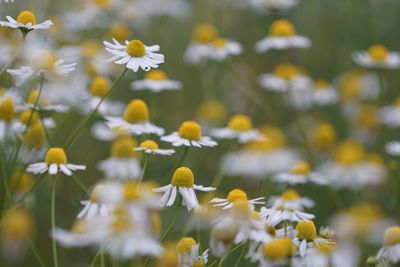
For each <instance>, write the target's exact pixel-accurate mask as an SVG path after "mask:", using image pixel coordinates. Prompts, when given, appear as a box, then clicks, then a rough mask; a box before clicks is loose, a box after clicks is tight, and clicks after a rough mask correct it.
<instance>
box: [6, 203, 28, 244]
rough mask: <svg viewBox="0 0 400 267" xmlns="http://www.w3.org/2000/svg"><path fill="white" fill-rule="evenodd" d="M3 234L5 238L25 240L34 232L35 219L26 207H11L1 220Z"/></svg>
mask: <svg viewBox="0 0 400 267" xmlns="http://www.w3.org/2000/svg"><path fill="white" fill-rule="evenodd" d="M0 226H1V235H2V237H3V238H4V239H5V240H21V239H23V240H25V238H26V237H29V236H31V235H32V233H33V219H32V217H31V215H30V214H29V213H28V211H27V210H25V209H9V210H8V211H6V212H5V213H4V215H3V217H2V220H1V225H0Z"/></svg>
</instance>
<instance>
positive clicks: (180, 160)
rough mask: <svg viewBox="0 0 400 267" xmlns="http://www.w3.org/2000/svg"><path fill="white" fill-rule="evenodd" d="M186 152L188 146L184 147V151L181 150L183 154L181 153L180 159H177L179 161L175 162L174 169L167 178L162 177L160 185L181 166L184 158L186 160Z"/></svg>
mask: <svg viewBox="0 0 400 267" xmlns="http://www.w3.org/2000/svg"><path fill="white" fill-rule="evenodd" d="M188 152H189V147H188V146H185V148H184V150H183V153H182V155H181V157H180V158H179V160H178V161H177V163H176V165H175V167H174V168H173V169H172V170H171V172H170V173H169V174H168V176H166V177H164V178H163V179H162V180H161V181H160V182H161V183H163V182H165V181H166V180H167V179H169V178H171V177H172V175H173V174H174V172H175V170H176V169H177V168H179V167H181V165H182V163H183V161H184V160H185V158H186V156H187V154H188Z"/></svg>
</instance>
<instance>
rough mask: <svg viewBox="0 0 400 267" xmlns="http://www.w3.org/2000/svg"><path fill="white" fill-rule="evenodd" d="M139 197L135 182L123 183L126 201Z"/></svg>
mask: <svg viewBox="0 0 400 267" xmlns="http://www.w3.org/2000/svg"><path fill="white" fill-rule="evenodd" d="M139 197H140V193H139V189H138V186H137V184H136V183H135V182H128V183H126V184H125V185H124V199H125V200H127V201H132V200H136V199H138V198H139Z"/></svg>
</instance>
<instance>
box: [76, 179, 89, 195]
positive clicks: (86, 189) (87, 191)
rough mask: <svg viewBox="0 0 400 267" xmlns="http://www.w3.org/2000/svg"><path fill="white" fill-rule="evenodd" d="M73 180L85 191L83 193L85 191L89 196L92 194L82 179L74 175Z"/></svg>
mask: <svg viewBox="0 0 400 267" xmlns="http://www.w3.org/2000/svg"><path fill="white" fill-rule="evenodd" d="M72 181H73V182H74V184H76V185H77V186H78V187H79V189H80V190H81V191H82V192H83V193H85V194H86V195H87V196H89V195H90V194H89V189H88V188H87V187H86V185H84V184H83V183H82V181H81V180H80V179H79V178H78V177H77V176H76V175H74V174H73V175H72Z"/></svg>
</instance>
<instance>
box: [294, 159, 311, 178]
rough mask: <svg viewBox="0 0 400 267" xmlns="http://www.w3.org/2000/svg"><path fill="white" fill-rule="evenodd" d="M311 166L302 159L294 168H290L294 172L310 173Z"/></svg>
mask: <svg viewBox="0 0 400 267" xmlns="http://www.w3.org/2000/svg"><path fill="white" fill-rule="evenodd" d="M310 170H311V167H310V164H308V163H307V162H305V161H303V160H300V161H298V162H296V163H295V164H294V165H293V167H292V169H291V170H290V172H291V173H293V174H301V175H308V174H309V173H310Z"/></svg>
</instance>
